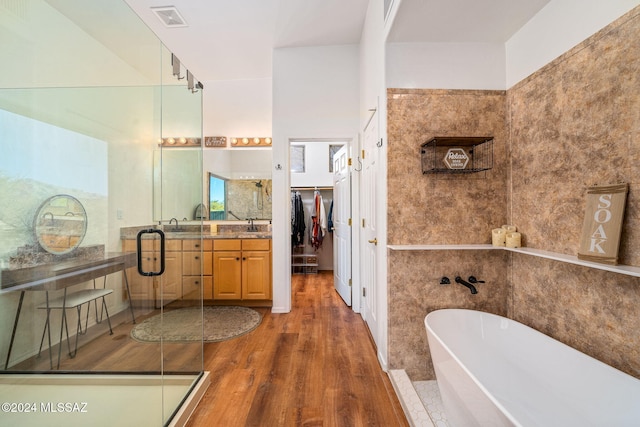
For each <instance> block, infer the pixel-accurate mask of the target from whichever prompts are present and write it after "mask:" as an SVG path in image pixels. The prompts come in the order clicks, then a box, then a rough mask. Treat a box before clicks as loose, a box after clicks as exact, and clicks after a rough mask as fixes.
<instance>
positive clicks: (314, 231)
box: [309, 190, 327, 250]
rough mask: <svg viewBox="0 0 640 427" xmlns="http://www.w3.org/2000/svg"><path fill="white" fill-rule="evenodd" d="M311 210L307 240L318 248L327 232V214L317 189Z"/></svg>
mask: <svg viewBox="0 0 640 427" xmlns="http://www.w3.org/2000/svg"><path fill="white" fill-rule="evenodd" d="M313 207H314V209H313V212H312V214H311V221H312V224H313V225H312V227H311V230H310V235H309V240H310V243H311V246H313V247H314V249H316V250H318V249H319V248H320V246H322V240H323V238H324V235H325V234H326V232H327V215H326V214H325V210H324V203H323V201H322V195H321V194H320V192H319V191H318V190H316V191H315V192H314V196H313Z"/></svg>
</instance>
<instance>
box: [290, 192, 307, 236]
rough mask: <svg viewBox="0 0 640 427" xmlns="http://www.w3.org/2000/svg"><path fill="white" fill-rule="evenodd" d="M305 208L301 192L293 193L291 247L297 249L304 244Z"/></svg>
mask: <svg viewBox="0 0 640 427" xmlns="http://www.w3.org/2000/svg"><path fill="white" fill-rule="evenodd" d="M305 229H306V225H305V222H304V206H303V204H302V196H300V192H298V191H296V192H294V193H291V246H292V247H296V246H300V245H303V244H304V231H305Z"/></svg>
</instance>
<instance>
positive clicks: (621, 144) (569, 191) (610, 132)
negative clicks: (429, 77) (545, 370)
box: [387, 7, 640, 381]
mask: <svg viewBox="0 0 640 427" xmlns="http://www.w3.org/2000/svg"><path fill="white" fill-rule="evenodd" d="M638 40H640V7H639V8H636V9H634V10H632V11H631V12H629V13H627V14H626V15H625V16H623V17H622V18H620V19H619V20H617V21H615V22H613V23H612V24H610V25H609V26H608V27H606V28H605V29H603V30H602V31H600V32H598V33H597V34H595V35H594V36H592V37H591V38H589V39H587V40H585V41H584V42H583V43H581V44H580V45H578V46H576V47H575V48H573V49H571V50H570V51H568V52H566V53H565V54H563V55H562V56H561V57H559V58H557V59H556V60H554V61H552V62H551V63H550V64H548V65H546V66H545V67H543V68H542V69H540V70H538V71H537V72H536V73H534V74H533V75H531V76H529V77H528V78H527V79H525V80H523V81H522V82H520V83H518V84H517V85H515V86H514V87H512V88H510V89H509V90H508V91H506V92H500V91H459V90H457V91H453V90H452V91H448V90H425V89H415V90H413V89H389V90H388V99H387V102H388V139H389V153H388V186H389V188H388V194H389V199H388V206H389V211H388V218H387V220H388V234H389V235H388V242H389V244H391V245H410V244H463V243H489V242H490V233H489V231H490V229H491V228H494V227H496V226H500V225H502V224H504V223H511V224H515V225H517V226H518V228H519V230H520V231H521V232H522V233H523V242H524V244H525V245H526V246H529V247H533V248H538V249H544V250H548V251H553V252H558V253H563V254H571V255H575V254H576V253H577V251H578V245H579V240H580V232H581V227H582V222H583V219H584V204H585V192H586V188H587V187H588V186H591V185H594V184H609V183H615V182H627V183H629V187H630V193H629V197H628V201H627V207H626V216H625V221H624V224H623V232H622V237H621V245H620V248H621V249H620V258H621V259H620V262H621V263H623V264H627V265H635V266H640V238H639V237H640V210H639V209H638V208H640V206H639V205H640V165H639V162H640V97H639V96H638V93H639V89H640V43H637V41H638ZM482 135H493V136H494V137H495V147H494V150H495V151H494V157H495V162H494V167H493V169H492V170H491V171H489V172H483V173H480V174H474V175H469V176H453V177H452V176H442V175H422V173H421V170H420V162H419V158H420V156H419V152H420V151H419V147H420V145H421V144H422V143H423V142H425V141H426V140H428V139H429V138H430V137H433V136H482ZM388 262H389V271H390V272H391V273H390V275H389V278H388V280H389V349H390V350H389V352H390V354H389V367H390V368H391V369H406V370H407V373H408V374H409V376H410V377H411V379H412V380H413V381H416V380H428V379H433V378H434V374H433V368H432V366H431V361H430V358H429V352H428V347H427V343H426V333H425V330H424V324H423V321H422V320H423V318H424V316H425V315H426V314H427V313H428V312H430V311H432V310H435V309H438V308H444V307H463V308H474V309H475V308H477V309H480V310H484V311H490V312H494V313H497V314H502V315H507V316H508V317H511V318H514V319H516V320H518V321H521V322H522V323H525V324H527V325H529V326H532V327H534V328H536V329H538V330H540V331H542V332H544V333H546V334H548V335H550V336H552V337H554V338H556V339H559V340H560V341H563V342H565V343H567V344H569V345H571V346H573V347H575V348H578V349H579V350H581V351H583V352H585V353H587V354H589V355H591V356H593V357H596V358H597V359H600V360H602V361H603V362H605V363H608V364H610V365H612V366H614V367H616V368H618V369H621V370H623V371H625V372H627V373H629V374H631V375H634V376H636V377H638V378H640V333H638V332H637V331H638V330H640V316H638V307H640V279H638V278H633V277H629V276H624V275H619V274H614V273H607V272H604V271H600V270H596V269H591V268H585V267H579V266H573V265H567V264H563V263H559V262H556V261H550V260H544V259H540V258H532V257H530V256H525V255H519V254H511V253H506V252H501V251H460V250H455V251H449V250H443V251H428V252H427V251H394V250H390V251H389V259H388ZM454 274H460V275H461V276H463V277H465V276H468V275H470V274H473V275H475V276H478V277H479V278H482V279H485V280H486V281H487V283H486V284H484V285H481V287H480V288H479V293H478V294H477V295H474V296H471V294H470V293H469V292H468V290H467V289H466V288H464V287H462V286H460V285H455V284H454V285H450V286H449V287H446V286H445V287H443V286H441V285H439V279H440V276H442V275H454Z"/></svg>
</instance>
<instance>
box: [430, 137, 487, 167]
mask: <svg viewBox="0 0 640 427" xmlns="http://www.w3.org/2000/svg"><path fill="white" fill-rule="evenodd" d="M421 160H422V173H423V174H432V173H449V174H465V173H474V172H482V171H486V170H489V169H491V168H492V167H493V137H492V136H487V137H435V138H431V139H430V140H429V141H427V142H425V143H424V144H422V146H421Z"/></svg>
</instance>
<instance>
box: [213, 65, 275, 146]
mask: <svg viewBox="0 0 640 427" xmlns="http://www.w3.org/2000/svg"><path fill="white" fill-rule="evenodd" d="M203 84H204V91H203V107H202V110H203V112H202V114H203V128H204V134H205V135H206V136H226V137H227V138H230V137H256V136H257V137H270V136H271V104H272V98H271V79H270V78H269V79H250V80H222V81H206V82H203Z"/></svg>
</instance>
